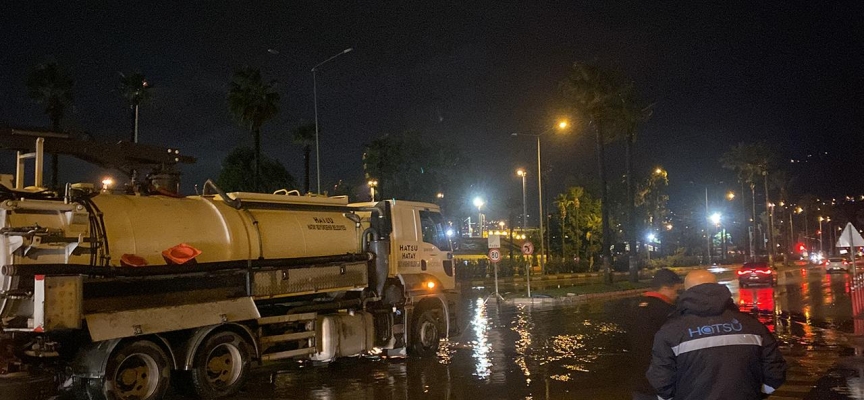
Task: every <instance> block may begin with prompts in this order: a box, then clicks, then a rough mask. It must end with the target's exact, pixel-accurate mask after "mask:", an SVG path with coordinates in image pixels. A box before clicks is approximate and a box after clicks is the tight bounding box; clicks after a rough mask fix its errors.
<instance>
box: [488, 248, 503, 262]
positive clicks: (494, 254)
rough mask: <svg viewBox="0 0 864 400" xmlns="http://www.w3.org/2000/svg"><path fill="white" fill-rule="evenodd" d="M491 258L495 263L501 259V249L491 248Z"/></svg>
mask: <svg viewBox="0 0 864 400" xmlns="http://www.w3.org/2000/svg"><path fill="white" fill-rule="evenodd" d="M489 260H491V261H492V262H493V263H497V262H498V261H501V251H500V250H498V249H489Z"/></svg>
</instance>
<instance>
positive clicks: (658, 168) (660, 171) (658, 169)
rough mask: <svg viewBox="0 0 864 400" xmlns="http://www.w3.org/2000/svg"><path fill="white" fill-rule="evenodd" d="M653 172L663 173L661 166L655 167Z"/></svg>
mask: <svg viewBox="0 0 864 400" xmlns="http://www.w3.org/2000/svg"><path fill="white" fill-rule="evenodd" d="M654 173H655V174H657V175H660V174H662V173H663V168H660V167H657V169H655V170H654Z"/></svg>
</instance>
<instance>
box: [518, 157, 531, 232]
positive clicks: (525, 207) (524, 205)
mask: <svg viewBox="0 0 864 400" xmlns="http://www.w3.org/2000/svg"><path fill="white" fill-rule="evenodd" d="M516 175H518V176H520V177H522V230H525V227H527V226H528V205H527V203H526V201H525V199H526V197H525V177H526V176H528V173H527V172H525V170H524V169H522V168H519V169H517V170H516Z"/></svg>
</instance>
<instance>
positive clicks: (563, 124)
mask: <svg viewBox="0 0 864 400" xmlns="http://www.w3.org/2000/svg"><path fill="white" fill-rule="evenodd" d="M569 126H570V122H569V121H567V120H561V121H558V123H557V124H556V125H555V126H554V127H552V128H549V129H547V130H545V131H543V132H540V133H538V134H536V135H532V134H528V133H519V132H513V133H511V134H510V135H511V136H533V137H536V138H537V199H538V208H539V210H540V212H539V213H538V214H537V216H538V217H539V218H538V221H539V228H540V253H539V254H540V257H538V258H539V260H540V273H541V274H543V273H544V272H545V260H544V257H545V256H546V249H545V247H546V245H545V240H544V237H543V236H544V233H543V216H544V215H545V214H543V174H542V170H541V168H540V136H543V135H545V134H547V133H549V132H551V131H552V130H554V129H558V130H559V131H563V130H565V129H567V128H568V127H569Z"/></svg>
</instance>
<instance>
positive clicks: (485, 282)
mask: <svg viewBox="0 0 864 400" xmlns="http://www.w3.org/2000/svg"><path fill="white" fill-rule="evenodd" d="M706 268H710V266H707V265H704V266H702V265H700V266H697V267H675V268H669V269H671V270H672V271H675V272H676V273H678V274H679V275H680V274H681V273H682V272H689V271H692V270H697V269H706ZM612 276H613V277H627V276H629V273H627V272H613V273H612ZM652 276H653V270H652V271H646V270H643V271H640V273H639V279H650V278H651V277H652ZM600 277H603V273H602V272H587V273H578V274H556V275H538V276H533V275H532V276H531V281H532V282H537V281H558V280H569V279H582V278H600ZM461 282H463V283H468V284H469V285H472V286H480V285H489V284H494V283H495V280H494V279H492V278H489V279H472V280H465V281H461ZM498 282H499V283H502V282H503V283H525V276H519V277H513V276H508V277H506V278H500V277H499V278H498Z"/></svg>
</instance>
